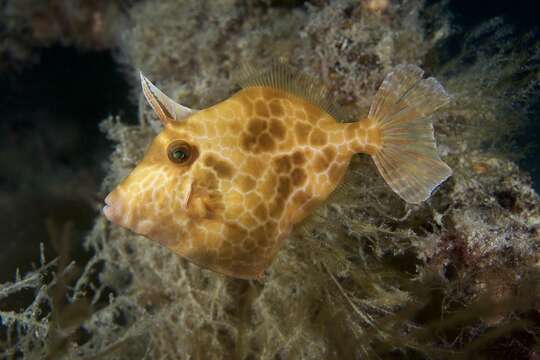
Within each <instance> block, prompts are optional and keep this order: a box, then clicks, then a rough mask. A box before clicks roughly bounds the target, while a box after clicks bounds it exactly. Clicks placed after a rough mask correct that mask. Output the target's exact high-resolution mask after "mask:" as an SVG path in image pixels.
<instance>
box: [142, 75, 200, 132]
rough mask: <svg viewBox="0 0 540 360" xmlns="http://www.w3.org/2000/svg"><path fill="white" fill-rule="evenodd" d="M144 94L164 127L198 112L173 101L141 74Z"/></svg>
mask: <svg viewBox="0 0 540 360" xmlns="http://www.w3.org/2000/svg"><path fill="white" fill-rule="evenodd" d="M140 76H141V85H142V89H143V94H144V97H145V98H146V100H147V101H148V103H149V104H150V106H151V107H152V109H153V110H154V112H155V113H156V114H157V116H158V117H159V120H160V121H161V122H162V123H163V125H167V124H168V123H170V122H171V121H182V120H184V119H185V118H187V117H188V116H190V115H191V114H193V113H195V112H196V111H197V110H194V109H190V108H188V107H186V106H184V105H181V104H178V103H177V102H175V101H173V100H172V99H171V98H169V97H168V96H167V95H165V94H164V93H163V92H162V91H161V90H159V89H158V88H157V87H156V86H155V85H154V84H152V83H151V82H150V80H148V79H147V78H146V77H145V76H144V75H143V73H142V72H141V73H140Z"/></svg>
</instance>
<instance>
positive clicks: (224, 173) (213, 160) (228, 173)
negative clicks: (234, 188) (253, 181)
mask: <svg viewBox="0 0 540 360" xmlns="http://www.w3.org/2000/svg"><path fill="white" fill-rule="evenodd" d="M204 164H205V165H206V166H208V167H210V168H212V169H213V170H214V171H215V172H216V174H217V175H218V176H219V177H221V178H231V177H232V176H233V175H234V172H235V171H234V167H233V166H232V164H230V163H229V162H228V161H225V160H221V159H219V158H217V157H216V156H214V155H212V154H208V155H206V156H205V158H204Z"/></svg>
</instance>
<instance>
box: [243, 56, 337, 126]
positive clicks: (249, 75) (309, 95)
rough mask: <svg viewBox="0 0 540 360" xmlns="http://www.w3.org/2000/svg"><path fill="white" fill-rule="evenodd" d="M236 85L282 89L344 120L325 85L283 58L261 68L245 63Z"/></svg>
mask: <svg viewBox="0 0 540 360" xmlns="http://www.w3.org/2000/svg"><path fill="white" fill-rule="evenodd" d="M238 85H240V86H241V87H242V88H244V89H245V88H248V87H252V86H267V87H271V88H274V89H280V90H284V91H286V92H288V93H290V94H292V95H296V96H298V97H301V98H303V99H304V100H306V101H308V102H310V103H312V104H313V105H316V106H318V107H320V108H321V109H323V110H324V111H326V112H327V113H328V114H330V115H332V116H333V117H334V118H335V119H336V120H338V121H342V120H345V117H344V114H342V113H341V112H340V111H338V108H337V107H336V106H335V105H334V101H333V99H332V97H331V96H330V93H329V91H328V89H327V88H326V86H324V85H323V84H322V83H321V82H320V81H318V80H316V79H314V78H312V77H311V76H308V75H305V74H302V73H300V72H298V71H296V70H295V69H294V68H292V67H291V66H290V65H288V64H287V63H286V62H285V61H283V60H276V61H272V62H271V64H270V65H269V66H268V67H267V68H266V69H263V70H259V69H256V68H255V67H253V66H250V65H245V66H244V69H243V71H242V74H241V79H240V81H238Z"/></svg>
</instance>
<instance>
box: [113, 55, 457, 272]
mask: <svg viewBox="0 0 540 360" xmlns="http://www.w3.org/2000/svg"><path fill="white" fill-rule="evenodd" d="M141 81H142V88H143V93H144V95H145V97H146V99H147V100H148V102H149V103H150V105H151V107H152V108H153V110H154V111H155V112H156V114H157V116H158V117H159V119H160V120H161V122H162V123H163V125H164V129H163V131H161V132H160V133H159V134H158V135H157V136H156V138H155V139H154V140H153V142H152V143H151V145H150V147H149V148H148V150H147V152H146V155H145V156H144V158H143V159H142V161H141V162H140V163H139V164H138V165H137V166H136V167H135V169H133V171H132V172H131V174H129V176H128V177H127V178H126V179H124V180H123V181H122V182H121V183H120V184H119V185H118V187H117V188H116V189H114V191H112V192H111V193H110V194H109V195H108V196H107V198H106V199H105V203H106V204H107V205H106V206H105V207H104V208H103V212H104V215H105V216H106V217H107V218H108V219H109V220H110V221H112V222H114V223H116V224H118V225H121V226H123V227H126V228H128V229H130V230H132V231H134V232H136V233H138V234H141V235H144V236H146V237H147V238H149V239H151V240H155V241H158V242H159V243H161V244H162V245H164V246H166V247H168V248H169V249H170V250H172V251H173V252H175V253H177V254H179V255H181V256H183V257H185V258H186V259H188V260H190V261H192V262H194V263H195V264H198V265H199V266H201V267H204V268H207V269H211V270H213V271H216V272H219V273H223V274H226V275H229V276H233V277H237V278H244V279H252V278H260V277H262V275H263V272H264V270H265V269H267V268H268V267H269V266H270V264H271V263H272V260H273V258H274V256H275V255H276V253H277V251H278V250H279V248H280V247H281V245H282V243H283V242H284V241H285V240H286V239H287V236H288V235H289V234H290V232H291V230H292V228H293V226H294V225H295V224H297V223H298V222H300V221H301V220H302V219H304V218H305V217H306V216H307V215H309V214H310V212H312V211H313V209H314V208H315V207H317V206H318V205H319V204H321V203H322V202H323V201H324V200H325V199H326V198H327V197H328V196H329V195H330V193H331V192H332V191H333V190H334V189H335V188H336V186H337V185H338V184H339V183H340V181H341V179H342V178H343V175H344V174H345V172H346V170H347V167H348V165H349V162H350V160H351V157H352V155H353V154H355V153H365V154H369V155H371V157H372V158H373V160H374V161H375V164H376V166H377V168H378V170H379V172H380V173H381V175H382V176H383V177H384V179H385V180H386V182H387V184H388V185H389V186H390V187H391V188H392V190H393V191H395V192H396V193H397V194H398V195H399V196H400V197H401V198H403V199H404V200H405V201H407V202H409V203H419V202H421V201H423V200H425V199H427V198H428V197H429V196H430V194H431V192H432V191H433V190H434V189H435V188H436V187H437V186H438V185H439V184H441V183H442V182H443V181H444V180H445V179H447V178H448V177H449V176H450V175H451V173H452V171H451V169H450V168H449V167H448V166H447V165H446V164H445V163H444V162H442V161H441V159H440V158H439V155H438V154H437V148H436V144H435V139H434V134H433V126H432V124H431V121H430V120H429V119H427V117H428V116H429V115H430V114H431V113H433V112H434V111H435V110H436V109H438V108H439V107H441V106H443V105H445V104H446V103H447V102H448V101H449V96H448V95H447V93H446V91H445V90H444V88H443V87H442V86H441V85H440V83H439V82H437V80H435V79H434V78H428V79H423V71H422V70H421V69H420V68H418V67H417V66H414V65H400V66H397V67H396V68H395V69H394V70H393V71H392V72H390V73H389V74H388V75H387V76H386V78H385V80H384V81H383V83H382V85H381V87H380V88H379V90H378V92H377V94H376V95H375V99H374V101H373V104H372V106H371V109H370V111H369V114H368V116H367V117H366V118H364V119H362V120H360V121H357V122H353V123H340V122H338V121H337V120H336V118H335V117H334V116H333V115H332V114H336V113H337V112H336V111H335V108H334V107H333V106H332V104H331V102H330V101H329V100H328V96H327V93H326V91H325V90H324V88H323V87H321V86H319V85H316V84H315V83H314V82H313V81H312V80H310V79H309V78H307V77H305V76H302V75H298V74H296V73H295V72H293V71H292V70H290V69H289V68H288V67H287V66H286V65H284V64H274V65H272V66H271V67H270V68H269V69H268V70H267V71H264V72H261V73H252V74H251V75H250V76H249V77H248V78H247V80H246V81H244V82H243V84H241V85H242V87H243V89H242V90H240V91H239V92H237V93H236V94H234V95H233V96H231V97H230V98H228V99H226V100H224V101H222V102H220V103H218V104H216V105H214V106H211V107H209V108H207V109H203V110H192V109H189V108H187V107H185V106H182V105H180V104H178V103H176V102H174V101H173V100H171V99H170V98H168V97H167V96H166V95H165V94H164V93H162V92H161V91H160V90H159V89H158V88H157V87H155V86H154V85H153V84H152V83H150V81H148V79H146V78H145V77H144V76H143V75H142V74H141Z"/></svg>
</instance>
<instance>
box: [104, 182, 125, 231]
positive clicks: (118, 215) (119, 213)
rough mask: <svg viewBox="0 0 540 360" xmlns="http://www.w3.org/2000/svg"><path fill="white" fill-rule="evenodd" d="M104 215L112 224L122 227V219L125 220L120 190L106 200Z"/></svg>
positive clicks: (114, 191)
mask: <svg viewBox="0 0 540 360" xmlns="http://www.w3.org/2000/svg"><path fill="white" fill-rule="evenodd" d="M103 215H105V217H106V218H107V219H108V220H109V221H110V222H113V223H115V224H118V225H122V219H123V218H124V202H123V201H122V199H121V197H120V194H119V193H118V190H113V191H112V192H111V193H110V194H109V195H107V197H106V198H105V206H104V207H103Z"/></svg>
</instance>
